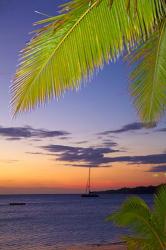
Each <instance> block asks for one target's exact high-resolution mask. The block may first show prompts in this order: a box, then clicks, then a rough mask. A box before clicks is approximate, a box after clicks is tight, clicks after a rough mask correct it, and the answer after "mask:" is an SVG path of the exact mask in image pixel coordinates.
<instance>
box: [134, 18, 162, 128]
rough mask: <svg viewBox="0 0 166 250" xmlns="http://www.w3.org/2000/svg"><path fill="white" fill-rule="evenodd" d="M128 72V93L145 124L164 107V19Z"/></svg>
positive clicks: (139, 49) (153, 119)
mask: <svg viewBox="0 0 166 250" xmlns="http://www.w3.org/2000/svg"><path fill="white" fill-rule="evenodd" d="M130 63H131V64H132V65H133V64H134V63H136V67H135V68H134V70H133V71H132V73H131V80H132V85H131V93H132V96H133V97H134V102H135V105H136V107H137V110H138V113H139V115H140V117H141V119H142V120H143V121H144V122H146V123H154V122H156V121H158V120H159V118H160V117H161V116H162V114H163V113H164V111H165V107H166V19H165V20H164V22H163V23H162V24H161V27H160V29H158V30H157V31H156V32H155V33H154V34H153V35H152V36H151V37H150V38H149V39H148V40H147V42H146V43H144V44H143V45H142V46H141V47H139V48H138V49H137V50H136V52H135V53H133V54H132V55H131V56H130Z"/></svg>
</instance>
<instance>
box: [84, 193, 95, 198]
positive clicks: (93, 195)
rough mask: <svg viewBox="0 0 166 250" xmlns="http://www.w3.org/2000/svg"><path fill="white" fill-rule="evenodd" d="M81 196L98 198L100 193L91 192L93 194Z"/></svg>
mask: <svg viewBox="0 0 166 250" xmlns="http://www.w3.org/2000/svg"><path fill="white" fill-rule="evenodd" d="M81 197H83V198H97V197H99V195H98V194H94V193H91V194H82V195H81Z"/></svg>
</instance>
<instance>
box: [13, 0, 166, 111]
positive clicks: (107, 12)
mask: <svg viewBox="0 0 166 250" xmlns="http://www.w3.org/2000/svg"><path fill="white" fill-rule="evenodd" d="M111 2H112V4H111V7H109V1H108V0H91V1H90V0H73V1H71V2H69V3H66V4H65V5H63V6H62V9H61V13H60V15H59V16H55V17H51V18H47V19H45V20H42V21H40V22H38V24H43V25H45V26H44V27H43V28H41V29H39V30H37V31H36V33H35V36H34V37H33V39H32V40H31V41H30V42H29V43H28V44H27V46H26V48H25V49H24V50H23V51H22V53H21V57H22V61H21V63H20V65H19V67H18V70H17V72H16V75H15V78H14V81H13V84H12V88H11V95H12V101H11V104H12V109H13V113H17V112H20V111H26V110H30V109H31V108H33V107H35V106H36V105H37V104H41V103H43V102H45V101H47V100H49V99H51V98H52V97H59V96H60V95H61V94H63V93H64V92H65V91H66V90H69V89H78V88H79V86H80V81H81V80H82V79H84V80H87V79H89V78H90V76H91V75H92V73H93V72H94V70H95V69H99V68H101V67H102V66H103V64H104V62H108V61H109V60H114V59H116V58H118V57H119V55H120V54H122V53H123V51H124V49H126V48H127V50H130V48H131V47H133V46H135V45H136V43H137V42H139V41H140V40H142V39H143V40H145V39H146V38H147V37H149V35H150V34H151V32H153V31H154V29H155V27H156V25H157V24H158V23H159V21H160V19H162V18H163V15H164V13H165V12H164V8H163V4H164V2H163V1H160V0H139V1H137V13H136V14H135V11H134V9H135V0H132V1H130V6H129V8H130V13H128V11H127V9H126V2H127V1H124V0H118V1H110V3H111ZM84 80H83V81H84Z"/></svg>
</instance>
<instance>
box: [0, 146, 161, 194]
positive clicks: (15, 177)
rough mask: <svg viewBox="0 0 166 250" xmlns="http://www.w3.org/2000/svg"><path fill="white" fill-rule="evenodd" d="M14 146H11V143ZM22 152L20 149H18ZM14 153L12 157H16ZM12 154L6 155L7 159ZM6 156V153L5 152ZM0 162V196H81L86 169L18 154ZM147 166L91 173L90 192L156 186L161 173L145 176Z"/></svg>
mask: <svg viewBox="0 0 166 250" xmlns="http://www.w3.org/2000/svg"><path fill="white" fill-rule="evenodd" d="M13 144H14V143H13ZM22 149H23V148H22ZM19 150H20V148H19V149H17V150H14V152H15V156H17V157H18V155H17V154H16V151H19ZM11 153H12V152H10V155H11ZM8 155H9V152H8ZM4 156H5V157H4V158H3V160H1V161H0V168H1V174H0V183H1V184H0V193H1V194H4V193H80V192H84V189H85V186H86V181H87V176H88V169H87V168H85V167H82V168H81V167H71V166H67V164H70V163H69V162H60V161H55V160H54V159H53V158H51V157H50V156H45V155H37V154H34V155H30V154H24V153H22V155H21V154H19V160H18V161H16V160H13V161H12V160H10V159H8V158H6V151H5V152H4ZM149 168H150V166H145V165H139V166H137V165H131V164H126V163H113V164H110V167H109V165H108V167H103V168H102V167H98V168H97V167H96V168H93V169H92V176H91V184H92V188H93V190H104V189H111V188H119V187H129V186H138V185H150V184H153V185H157V184H160V183H162V182H165V180H166V174H165V173H162V174H160V173H151V172H145V171H147V170H148V169H149Z"/></svg>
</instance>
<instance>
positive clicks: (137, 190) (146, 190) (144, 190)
mask: <svg viewBox="0 0 166 250" xmlns="http://www.w3.org/2000/svg"><path fill="white" fill-rule="evenodd" d="M163 185H166V184H161V185H158V186H146V187H145V186H143V187H142V186H140V187H132V188H120V189H116V190H113V189H111V190H104V191H98V192H97V193H98V194H154V193H156V191H157V189H158V188H160V187H161V186H163Z"/></svg>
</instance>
